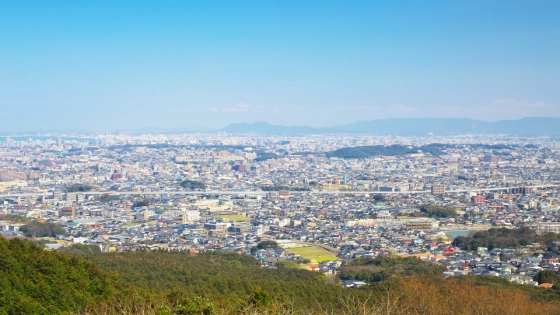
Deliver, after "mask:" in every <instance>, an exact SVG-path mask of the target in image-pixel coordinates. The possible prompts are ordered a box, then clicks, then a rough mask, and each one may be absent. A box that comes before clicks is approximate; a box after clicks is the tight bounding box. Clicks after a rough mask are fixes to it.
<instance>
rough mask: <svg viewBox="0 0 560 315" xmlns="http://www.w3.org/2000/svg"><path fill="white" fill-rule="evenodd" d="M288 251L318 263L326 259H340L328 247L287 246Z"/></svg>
mask: <svg viewBox="0 0 560 315" xmlns="http://www.w3.org/2000/svg"><path fill="white" fill-rule="evenodd" d="M286 251H287V252H288V253H292V254H295V255H300V256H301V257H303V258H305V259H309V260H315V261H316V262H318V263H320V262H323V261H325V260H337V259H338V258H336V257H335V256H334V253H331V252H329V251H328V250H326V249H322V248H320V247H315V246H306V247H295V248H286Z"/></svg>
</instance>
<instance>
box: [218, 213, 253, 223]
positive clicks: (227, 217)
mask: <svg viewBox="0 0 560 315" xmlns="http://www.w3.org/2000/svg"><path fill="white" fill-rule="evenodd" d="M216 218H221V219H224V221H229V220H233V221H234V222H242V221H250V220H251V218H248V217H245V216H242V215H236V214H226V215H217V216H216Z"/></svg>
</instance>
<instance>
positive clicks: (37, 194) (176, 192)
mask: <svg viewBox="0 0 560 315" xmlns="http://www.w3.org/2000/svg"><path fill="white" fill-rule="evenodd" d="M524 187H526V188H553V187H560V184H550V185H539V186H524ZM511 188H518V187H491V188H469V189H460V190H446V191H445V193H446V194H454V193H467V192H484V191H502V190H508V189H511ZM273 192H274V191H273ZM275 192H276V193H277V192H278V191H275ZM268 193H270V191H261V190H258V191H257V190H251V191H234V190H216V191H192V190H188V191H186V190H160V191H88V192H83V194H84V195H87V196H93V195H104V194H109V195H121V196H125V195H144V196H145V195H260V196H266V195H267V194H268ZM430 193H431V192H430V191H429V190H413V191H363V190H342V191H341V190H337V191H332V190H331V191H329V190H320V191H319V190H316V191H290V195H301V194H304V195H305V194H318V195H333V194H403V195H418V194H430ZM52 195H53V193H52V192H32V193H21V194H2V195H0V198H14V197H24V198H25V197H42V196H45V197H47V196H52Z"/></svg>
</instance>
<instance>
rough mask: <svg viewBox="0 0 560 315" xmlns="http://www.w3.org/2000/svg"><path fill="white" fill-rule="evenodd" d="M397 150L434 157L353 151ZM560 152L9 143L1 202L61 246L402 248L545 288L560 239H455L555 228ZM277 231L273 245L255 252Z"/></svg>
mask: <svg viewBox="0 0 560 315" xmlns="http://www.w3.org/2000/svg"><path fill="white" fill-rule="evenodd" d="M400 147H407V148H417V147H418V148H425V151H422V150H420V149H419V150H416V152H412V153H407V154H402V155H400V154H399V155H395V154H390V153H388V155H372V156H369V157H367V158H353V157H352V152H351V151H348V149H349V148H354V149H355V148H384V149H390V148H395V149H397V148H400ZM344 150H346V151H344ZM337 152H338V154H337ZM340 152H343V154H347V155H348V156H349V157H345V156H344V155H341V153H340ZM559 154H560V146H559V145H558V142H556V141H555V140H554V139H552V138H550V137H539V138H525V137H515V136H499V135H497V136H488V135H485V136H476V135H465V136H427V137H391V136H370V135H346V136H329V135H315V136H266V135H228V134H178V135H151V134H144V135H138V136H129V135H100V136H97V137H95V139H84V138H64V137H58V138H53V139H46V140H34V139H33V138H29V139H28V140H21V141H16V140H14V139H11V138H9V137H7V138H6V141H5V142H3V144H2V147H1V151H0V155H1V156H2V162H1V165H0V166H1V171H0V180H1V182H0V187H1V189H2V192H1V193H0V198H1V200H2V201H3V203H2V205H1V208H0V209H1V211H2V214H3V215H4V216H18V217H25V218H28V219H29V220H32V221H33V222H47V223H55V224H58V225H60V227H61V228H63V229H64V230H65V233H63V234H58V235H56V236H55V237H53V238H46V239H45V240H47V241H46V242H45V244H44V246H45V247H46V248H49V249H53V250H56V249H58V248H60V247H71V246H72V245H73V244H82V245H92V246H97V247H99V249H100V251H102V252H122V251H134V250H138V249H141V248H148V249H165V250H180V251H182V250H188V251H191V252H199V251H233V252H236V253H240V254H244V255H248V256H252V257H255V258H256V259H258V260H259V261H260V263H261V264H262V266H263V267H265V268H277V267H276V264H277V263H278V262H281V261H296V262H299V261H305V262H306V263H305V264H301V265H300V268H304V269H308V270H313V271H317V272H323V273H325V274H326V275H328V276H331V275H335V274H337V273H338V271H337V269H338V267H340V266H341V264H342V262H344V261H347V260H352V259H356V258H372V257H378V256H384V255H398V256H402V257H418V258H420V259H422V260H425V261H430V262H434V263H437V264H440V265H442V266H445V267H446V270H447V271H445V272H443V275H444V276H458V275H492V276H499V277H503V278H506V279H508V280H510V281H512V282H515V283H522V284H528V285H539V284H538V282H536V281H534V280H533V278H534V276H535V275H536V274H537V273H538V272H539V271H540V270H554V271H558V269H557V268H558V267H559V266H560V265H559V264H558V261H557V260H558V258H557V257H556V256H554V257H544V258H543V256H542V255H540V257H538V258H533V256H532V254H533V253H536V252H537V253H538V252H542V251H543V250H546V249H550V246H559V247H560V242H558V243H552V244H544V243H527V244H523V246H517V245H519V244H517V245H516V246H515V247H512V248H499V247H497V246H495V245H494V247H495V248H488V247H485V246H479V247H476V248H466V249H464V248H463V247H462V246H458V245H457V244H454V242H453V241H454V238H455V237H457V236H467V235H469V233H474V232H476V231H479V230H488V229H491V228H508V229H519V228H523V227H525V228H529V229H532V230H536V231H537V232H539V233H547V232H554V233H559V232H560V213H559V212H558V210H559V206H560V199H559V197H560V196H559V195H558V187H559V186H560V168H559V164H558V160H559V159H558V157H559ZM339 156H340V157H339ZM430 209H432V210H436V212H434V213H431V212H430ZM24 225H25V224H24V223H12V222H10V221H9V220H8V221H6V220H4V221H0V227H1V228H2V230H3V232H2V235H3V236H4V237H18V236H25V233H24V232H23V231H21V230H20V227H21V226H24ZM270 240H274V241H275V242H277V243H278V248H280V250H279V249H278V248H273V250H272V251H271V250H270V249H260V250H258V251H254V250H252V248H255V247H257V245H258V244H259V243H260V242H262V241H270ZM472 250H475V252H474V253H473V252H472ZM342 283H343V284H344V285H345V286H353V285H360V284H364V282H362V281H358V280H342Z"/></svg>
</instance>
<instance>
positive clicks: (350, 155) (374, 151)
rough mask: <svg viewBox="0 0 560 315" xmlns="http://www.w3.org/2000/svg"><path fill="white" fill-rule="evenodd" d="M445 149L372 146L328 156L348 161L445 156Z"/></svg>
mask: <svg viewBox="0 0 560 315" xmlns="http://www.w3.org/2000/svg"><path fill="white" fill-rule="evenodd" d="M443 147H445V146H444V145H439V144H432V145H426V146H422V147H413V146H405V145H398V144H395V145H389V146H384V145H371V146H358V147H348V148H341V149H338V150H335V151H333V152H329V153H328V154H327V155H328V156H329V157H338V158H346V159H359V158H367V157H370V156H379V155H385V156H396V155H405V154H414V153H420V152H422V153H429V154H432V155H435V156H439V155H441V154H443V152H442V151H441V150H440V148H443Z"/></svg>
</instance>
